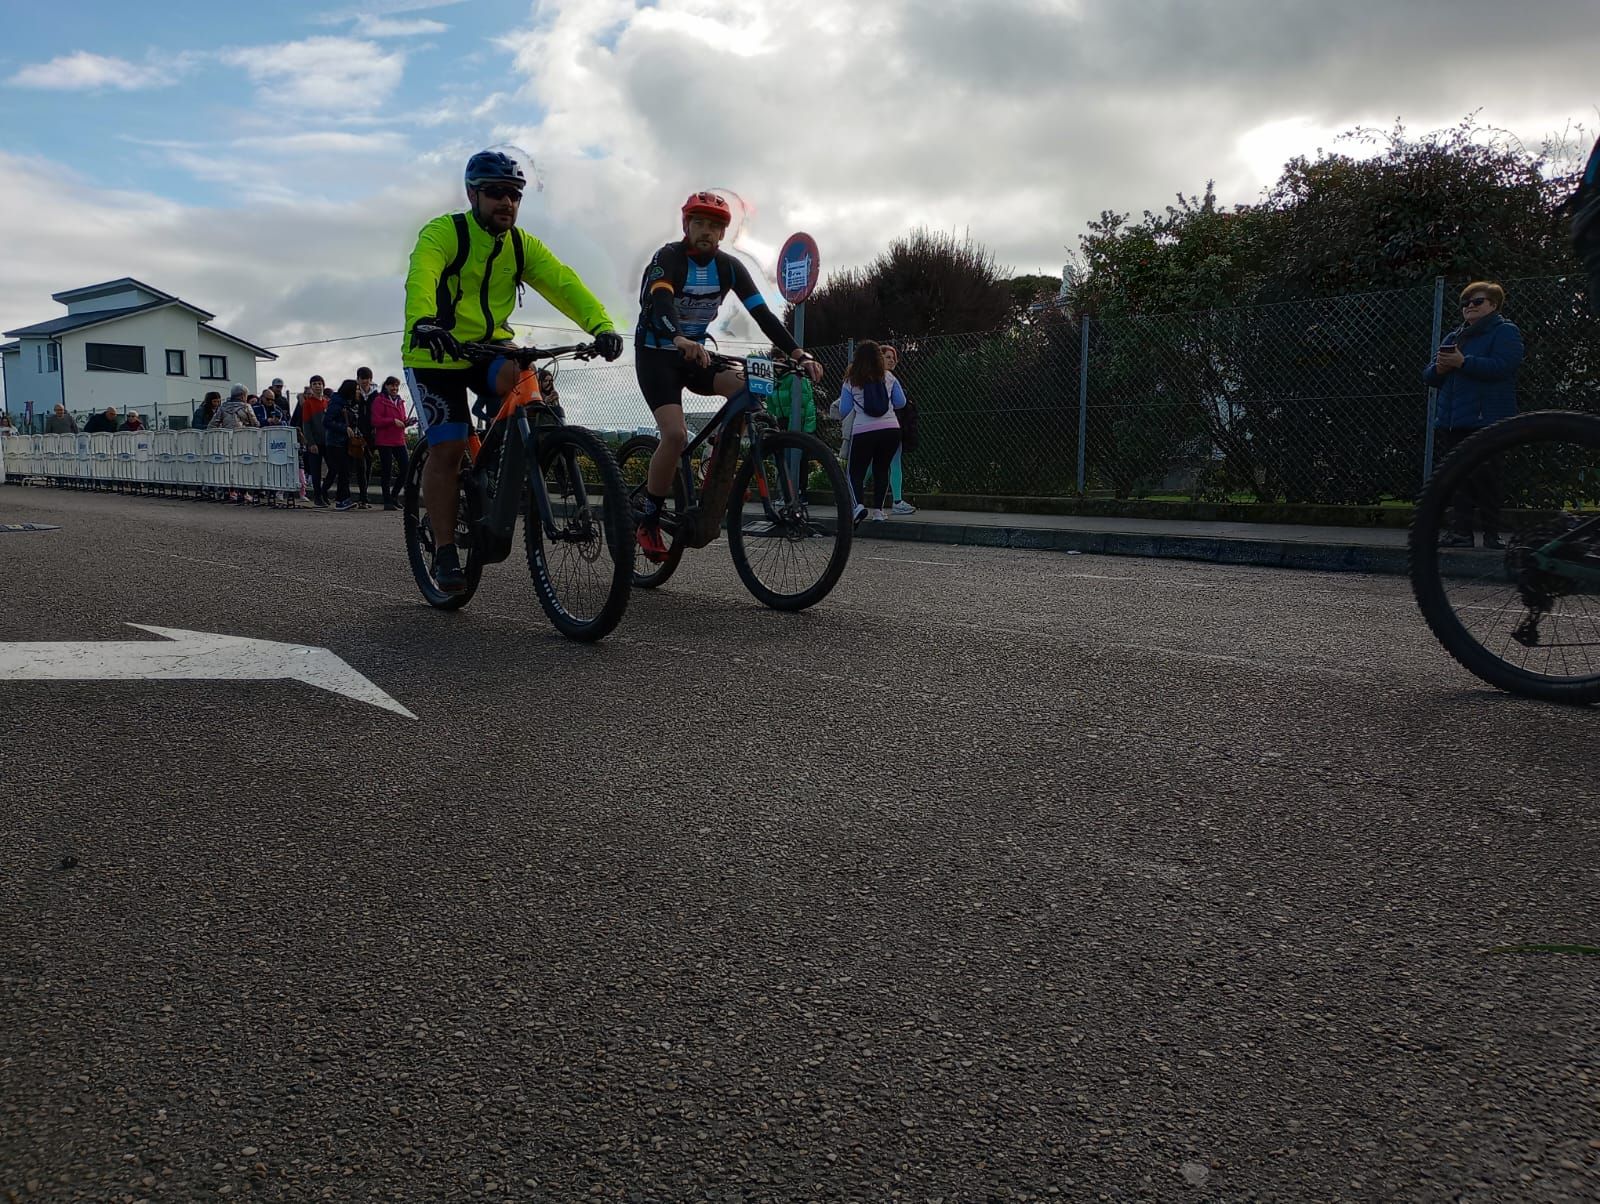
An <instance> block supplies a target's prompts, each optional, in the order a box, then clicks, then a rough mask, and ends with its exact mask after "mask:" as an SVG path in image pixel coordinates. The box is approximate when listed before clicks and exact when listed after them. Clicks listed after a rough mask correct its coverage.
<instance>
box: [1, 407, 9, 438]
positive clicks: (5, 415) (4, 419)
mask: <svg viewBox="0 0 1600 1204" xmlns="http://www.w3.org/2000/svg"><path fill="white" fill-rule="evenodd" d="M0 431H5V432H6V433H7V434H11V433H12V427H11V411H10V410H0Z"/></svg>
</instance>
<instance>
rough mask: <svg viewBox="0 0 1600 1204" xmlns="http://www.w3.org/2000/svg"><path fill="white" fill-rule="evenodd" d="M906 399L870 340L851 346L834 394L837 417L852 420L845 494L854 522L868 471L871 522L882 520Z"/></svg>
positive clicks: (861, 511) (861, 512) (863, 510)
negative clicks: (850, 502)
mask: <svg viewBox="0 0 1600 1204" xmlns="http://www.w3.org/2000/svg"><path fill="white" fill-rule="evenodd" d="M905 404H906V395H905V392H904V390H902V389H901V388H900V382H899V381H897V380H896V379H895V378H894V376H893V374H891V373H890V372H889V370H888V369H887V368H885V367H884V362H883V348H881V347H879V346H878V344H876V343H874V342H873V341H872V340H871V339H867V340H865V341H863V342H860V343H857V344H856V354H855V358H854V359H853V360H851V361H850V367H849V368H848V369H847V370H846V372H845V374H844V387H843V388H842V389H841V390H840V391H839V411H840V413H841V415H842V416H844V417H847V418H848V417H849V416H850V415H851V414H855V415H856V420H855V423H854V426H853V428H852V430H851V434H850V489H851V496H852V497H853V498H854V499H855V509H854V511H853V514H854V518H855V521H856V522H858V523H859V522H860V521H861V520H862V519H863V518H865V517H867V507H866V506H865V505H864V504H863V501H864V492H863V491H864V489H865V486H866V479H867V470H868V469H869V468H870V469H871V470H872V493H873V503H872V521H873V522H875V523H881V522H882V521H883V519H884V514H883V501H884V498H885V497H886V496H887V495H888V492H889V463H890V461H892V460H893V459H894V453H895V449H896V448H898V447H899V446H900V421H899V419H898V418H896V417H895V411H896V410H899V409H903V408H904V407H905Z"/></svg>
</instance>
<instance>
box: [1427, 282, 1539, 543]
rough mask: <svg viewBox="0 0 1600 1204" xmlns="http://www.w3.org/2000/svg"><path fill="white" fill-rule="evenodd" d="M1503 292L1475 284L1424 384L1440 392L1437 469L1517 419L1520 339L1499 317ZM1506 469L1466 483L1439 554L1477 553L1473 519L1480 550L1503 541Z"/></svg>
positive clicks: (1478, 474)
mask: <svg viewBox="0 0 1600 1204" xmlns="http://www.w3.org/2000/svg"><path fill="white" fill-rule="evenodd" d="M1505 300H1506V292H1505V289H1503V288H1501V287H1500V285H1498V284H1494V283H1492V282H1490V281H1487V280H1475V281H1473V282H1472V283H1471V284H1469V285H1467V287H1466V288H1464V289H1462V290H1461V325H1460V326H1458V327H1457V328H1456V329H1455V330H1453V331H1451V332H1450V333H1449V334H1448V335H1446V336H1445V338H1444V342H1443V343H1441V344H1440V346H1439V350H1438V352H1437V353H1436V354H1435V355H1434V358H1433V362H1432V363H1430V364H1429V365H1428V366H1427V367H1426V368H1424V369H1423V372H1422V379H1423V380H1424V381H1426V382H1427V383H1428V384H1430V385H1432V386H1433V387H1434V388H1435V389H1437V390H1438V391H1439V393H1438V397H1437V398H1436V399H1435V402H1434V411H1433V424H1434V430H1435V436H1434V463H1436V464H1437V463H1439V462H1441V461H1442V460H1443V459H1444V458H1445V457H1446V456H1448V455H1449V454H1450V453H1451V452H1452V451H1454V450H1455V449H1456V448H1457V447H1459V446H1460V445H1461V443H1463V442H1464V441H1465V440H1467V439H1469V438H1470V437H1471V436H1472V435H1474V434H1476V433H1477V432H1478V431H1479V430H1481V429H1482V428H1484V427H1486V426H1488V425H1489V424H1490V423H1492V422H1498V421H1500V419H1502V418H1509V417H1511V416H1512V415H1513V414H1515V413H1516V412H1517V369H1518V368H1519V367H1520V366H1521V364H1522V332H1521V331H1519V330H1518V329H1517V328H1516V327H1515V326H1513V325H1512V324H1511V323H1510V322H1507V321H1506V320H1505V317H1504V315H1502V314H1501V313H1500V309H1501V307H1502V306H1503V305H1504V304H1505ZM1500 475H1501V468H1500V465H1499V463H1498V462H1497V461H1492V460H1491V461H1487V462H1485V463H1484V465H1483V466H1482V467H1481V468H1480V469H1478V470H1477V471H1475V472H1474V473H1473V474H1472V475H1471V476H1470V477H1469V478H1467V479H1466V480H1465V481H1463V482H1462V484H1461V488H1460V489H1458V490H1457V491H1456V495H1455V514H1454V517H1453V519H1452V521H1451V524H1450V525H1451V531H1450V533H1449V534H1447V535H1443V536H1441V537H1440V539H1439V546H1440V547H1442V548H1470V547H1472V533H1473V520H1474V516H1476V518H1477V522H1478V525H1479V526H1481V527H1482V529H1483V546H1484V547H1486V548H1502V547H1504V546H1505V545H1504V544H1503V543H1501V541H1500V496H1501V493H1502V482H1501V480H1500Z"/></svg>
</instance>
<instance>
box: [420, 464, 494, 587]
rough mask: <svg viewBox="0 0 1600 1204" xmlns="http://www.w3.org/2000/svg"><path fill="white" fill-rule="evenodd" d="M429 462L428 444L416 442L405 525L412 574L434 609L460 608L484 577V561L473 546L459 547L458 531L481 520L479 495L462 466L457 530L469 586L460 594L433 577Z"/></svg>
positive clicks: (459, 550) (473, 526) (471, 526)
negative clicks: (426, 497) (426, 506)
mask: <svg viewBox="0 0 1600 1204" xmlns="http://www.w3.org/2000/svg"><path fill="white" fill-rule="evenodd" d="M427 462H428V445H427V444H426V443H419V444H417V450H416V455H415V456H413V457H412V460H411V467H410V468H409V469H408V470H407V472H406V485H405V505H404V527H405V537H406V558H407V559H408V560H409V561H410V562H411V575H412V576H413V577H415V578H416V581H417V588H418V589H420V590H421V591H422V597H423V599H424V600H425V601H426V602H427V603H428V605H429V606H431V607H433V608H434V609H435V610H460V609H461V608H462V607H463V606H465V605H466V604H467V603H468V602H470V601H472V595H473V594H475V593H477V592H478V583H479V582H480V581H481V580H482V579H483V562H482V561H481V560H479V559H478V557H477V555H476V554H474V553H473V551H472V550H471V548H470V547H462V546H459V532H460V530H461V528H462V527H463V526H465V527H466V529H467V530H469V531H471V530H474V529H475V528H476V524H477V519H478V506H477V496H476V493H475V491H474V490H473V489H471V488H470V487H469V486H468V485H467V483H466V481H465V472H466V470H465V468H463V472H462V479H461V483H460V484H459V485H458V486H457V496H458V498H459V502H458V504H459V505H460V507H461V510H460V512H459V513H458V514H457V516H456V530H457V532H458V541H457V542H458V547H457V554H458V555H460V556H461V557H462V560H461V570H462V572H463V573H464V574H465V576H466V579H467V587H466V589H464V590H462V591H461V592H460V593H457V594H448V593H446V592H445V591H444V590H442V589H440V588H439V586H438V583H437V582H435V581H434V579H433V565H432V557H433V549H432V547H431V545H430V544H429V543H428V541H427V539H426V536H425V533H424V531H423V529H422V515H421V512H420V511H421V506H422V470H423V466H424V465H426V464H427Z"/></svg>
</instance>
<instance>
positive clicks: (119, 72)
mask: <svg viewBox="0 0 1600 1204" xmlns="http://www.w3.org/2000/svg"><path fill="white" fill-rule="evenodd" d="M182 70H183V65H182V64H180V63H176V62H175V63H171V64H168V65H167V66H159V65H155V64H151V65H148V66H140V65H139V64H137V63H130V62H129V61H128V60H127V59H119V58H111V57H109V56H107V55H103V54H91V53H90V52H89V51H87V50H79V51H77V52H76V53H74V54H63V55H61V56H59V57H57V58H53V59H51V60H50V61H49V62H48V63H36V64H34V65H33V66H31V67H24V68H23V69H22V70H21V71H18V72H17V73H16V74H15V75H13V76H12V77H11V79H10V80H9V81H8V82H10V83H12V84H15V85H16V86H17V87H19V88H44V89H50V90H53V91H60V92H89V91H98V90H100V89H103V88H113V89H116V90H117V91H120V92H137V91H139V90H141V89H143V88H162V87H166V86H167V85H168V84H173V83H176V82H177V77H178V76H179V75H180V74H181V73H182Z"/></svg>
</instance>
